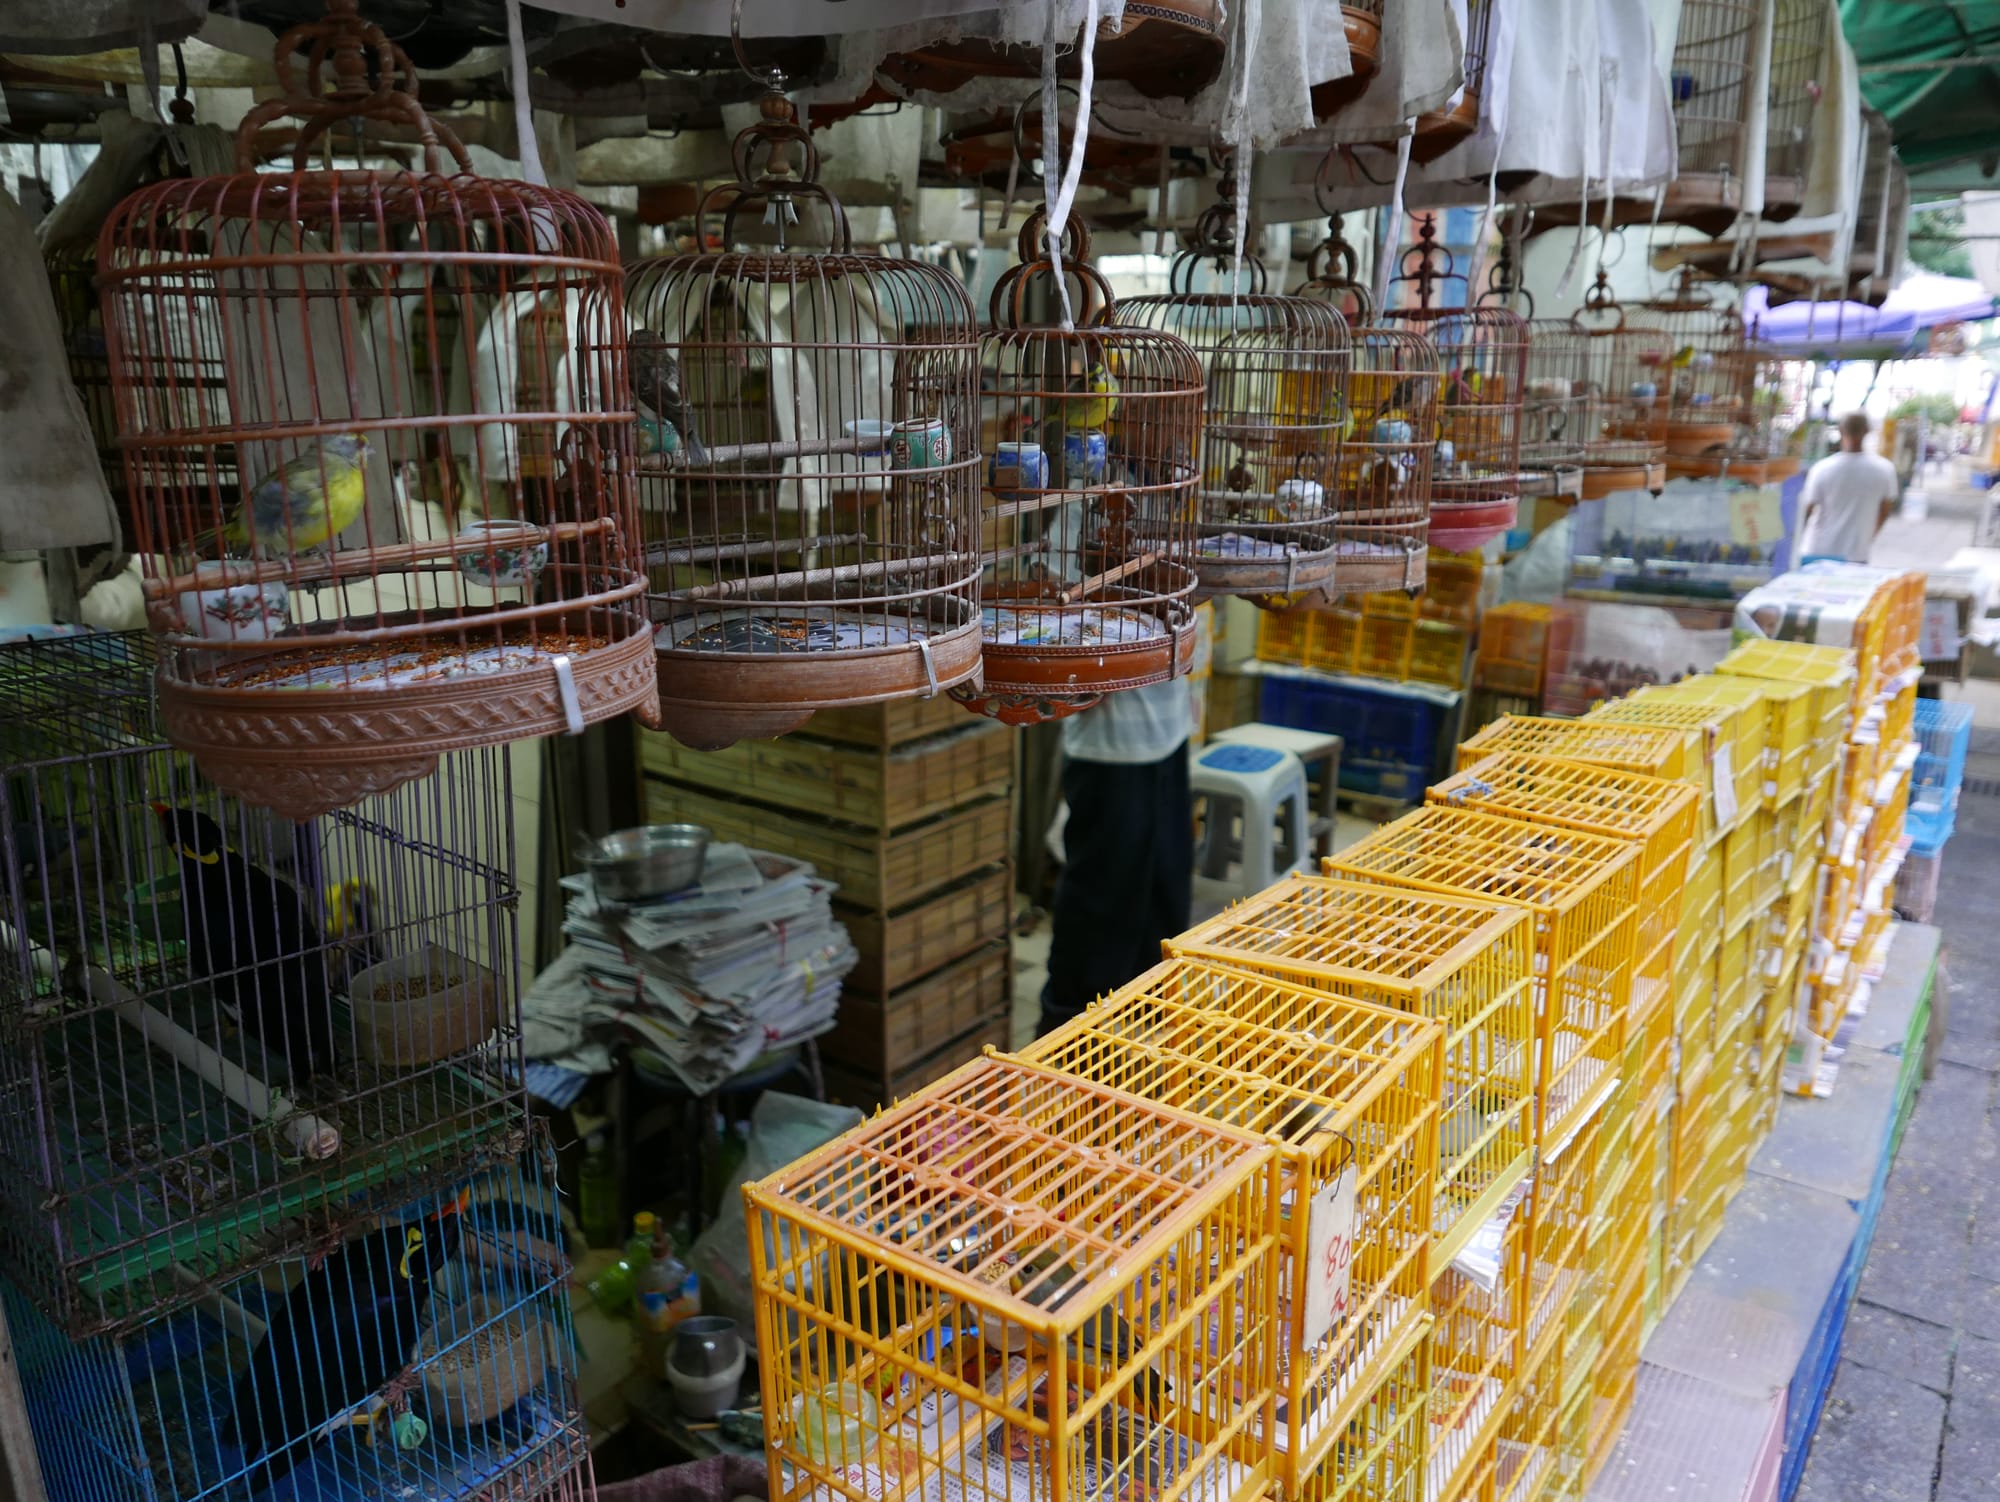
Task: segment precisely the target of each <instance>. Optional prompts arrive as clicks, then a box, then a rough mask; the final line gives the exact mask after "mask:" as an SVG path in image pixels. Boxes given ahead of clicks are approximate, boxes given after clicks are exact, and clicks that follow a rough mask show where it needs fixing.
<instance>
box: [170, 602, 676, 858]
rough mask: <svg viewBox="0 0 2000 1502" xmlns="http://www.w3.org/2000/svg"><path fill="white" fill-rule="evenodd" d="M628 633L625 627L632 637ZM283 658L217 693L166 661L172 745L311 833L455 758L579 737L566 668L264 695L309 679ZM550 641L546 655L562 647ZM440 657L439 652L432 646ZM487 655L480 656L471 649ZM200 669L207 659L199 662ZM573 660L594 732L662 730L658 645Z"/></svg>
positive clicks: (623, 646) (254, 662) (641, 643)
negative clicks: (627, 719) (634, 726)
mask: <svg viewBox="0 0 2000 1502" xmlns="http://www.w3.org/2000/svg"><path fill="white" fill-rule="evenodd" d="M620 624H621V625H622V623H620ZM284 640H285V647H286V650H285V651H283V652H282V653H276V652H274V653H272V654H271V655H270V657H269V658H260V657H255V656H246V657H244V658H243V660H242V662H241V665H240V666H235V667H232V668H231V669H230V671H229V673H228V675H227V676H222V675H217V674H215V673H214V671H213V669H212V667H210V668H209V669H208V671H207V672H206V673H205V674H204V681H199V682H198V681H193V680H191V679H190V678H189V677H187V676H184V675H183V674H182V672H181V671H180V670H179V666H178V664H177V662H176V659H175V658H174V657H173V656H172V655H169V656H167V657H165V658H163V659H162V661H161V663H160V667H159V672H158V679H157V681H158V685H159V693H160V720H161V724H162V726H163V728H164V729H165V730H166V733H167V738H168V739H169V740H170V741H172V742H173V743H174V744H175V745H176V746H179V747H181V748H182V749H183V750H186V751H189V752H192V753H193V755H194V759H195V762H196V764H197V765H198V766H199V767H200V768H201V770H202V771H203V772H204V773H205V774H206V775H207V776H208V777H209V778H210V779H211V780H213V781H214V782H215V784H216V785H217V786H218V787H220V788H222V789H223V790H224V791H225V792H229V793H234V794H235V795H236V796H237V797H239V798H242V799H244V800H246V801H247V802H250V803H255V804H258V805H260V806H262V807H266V808H270V809H273V810H275V811H276V812H278V813H280V814H283V815H284V816H285V817H287V818H291V819H299V820H304V819H311V818H316V817H318V816H319V815H321V814H325V813H328V812H330V811H332V810H333V809H336V808H343V807H346V806H347V805H348V804H351V803H353V802H355V801H357V800H358V799H361V798H364V797H367V796H369V795H370V794H374V793H381V792H385V791H387V790H388V789H390V788H393V787H397V786H399V785H401V784H402V783H405V782H409V781H411V780H413V779H415V778H418V777H423V776H425V775H427V774H428V773H429V772H430V771H431V769H432V768H433V767H435V766H436V765H437V759H438V757H439V756H440V755H441V754H443V753H444V752H446V751H462V750H466V749H468V748H470V747H473V746H486V745H495V744H498V743H500V742H502V741H514V740H523V739H527V738H530V737H534V736H542V735H552V734H556V733H558V732H561V731H565V730H567V729H569V728H570V724H571V716H570V713H569V707H568V705H567V704H566V702H565V701H566V699H567V697H568V696H567V695H566V693H565V690H564V686H563V684H562V683H561V681H560V676H559V673H558V670H557V667H556V665H555V659H554V658H553V657H550V656H547V655H544V656H543V657H541V659H540V660H538V661H536V662H534V663H533V664H531V665H529V666H525V667H521V668H516V669H512V670H509V671H500V672H491V673H465V674H458V675H454V676H449V677H440V678H435V679H430V680H427V681H418V682H412V683H403V684H398V685H395V686H381V687H352V686H347V687H343V686H338V685H335V686H330V687H325V688H298V687H280V686H271V685H261V684H251V683H247V682H245V680H246V679H249V678H252V677H254V676H256V675H257V674H258V673H259V671H260V670H261V669H264V668H266V667H268V665H270V664H272V663H280V664H283V665H284V666H285V668H286V669H287V670H291V669H295V668H297V667H298V665H299V662H300V658H299V654H298V651H297V639H296V638H291V637H288V638H285V639H284ZM559 640H560V639H559V638H554V637H544V638H542V643H543V647H544V649H546V648H547V647H548V646H549V645H551V644H554V643H557V642H559ZM419 645H421V646H422V647H423V648H424V649H425V650H435V649H436V647H437V645H438V643H437V641H436V640H435V639H431V640H429V641H427V642H424V643H421V644H419ZM454 650H461V651H463V650H473V648H472V646H471V644H470V643H468V644H467V646H466V647H464V648H455V649H454ZM187 655H188V657H190V658H195V659H198V658H199V656H200V655H201V654H198V653H189V654H187ZM565 655H566V660H567V663H568V668H569V681H570V683H571V684H572V685H573V686H574V705H575V709H576V711H577V714H578V716H579V718H580V721H581V723H583V724H594V723H595V722H597V721H599V720H608V719H612V718H614V717H615V716H617V715H621V714H624V713H625V712H626V711H628V710H631V711H635V712H636V713H638V714H639V716H640V717H641V718H651V717H652V716H653V715H654V714H655V713H656V712H657V708H658V703H659V688H658V684H657V681H656V679H655V677H654V672H653V643H652V639H651V637H649V636H646V635H636V636H630V637H627V638H625V639H624V640H617V639H615V638H608V637H607V638H606V639H603V640H602V642H601V644H598V645H592V646H589V647H587V648H585V649H583V650H573V651H571V652H569V653H567V654H565Z"/></svg>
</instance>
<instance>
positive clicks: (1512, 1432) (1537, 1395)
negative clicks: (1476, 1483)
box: [1484, 1351, 1562, 1502]
mask: <svg viewBox="0 0 2000 1502" xmlns="http://www.w3.org/2000/svg"><path fill="white" fill-rule="evenodd" d="M1561 1356H1562V1353H1561V1352H1559V1351H1552V1352H1550V1354H1549V1355H1548V1357H1547V1358H1546V1359H1545V1360H1544V1361H1543V1362H1542V1364H1541V1365H1540V1366H1538V1367H1536V1368H1534V1369H1533V1370H1531V1371H1528V1372H1525V1373H1523V1375H1522V1377H1521V1380H1520V1382H1519V1383H1518V1384H1517V1385H1516V1387H1515V1390H1514V1393H1513V1395H1512V1399H1511V1401H1510V1402H1509V1404H1508V1407H1507V1416H1506V1417H1505V1418H1504V1419H1503V1420H1502V1421H1501V1425H1500V1432H1499V1434H1497V1435H1496V1436H1494V1440H1493V1458H1492V1463H1491V1466H1490V1480H1489V1482H1488V1483H1487V1484H1488V1487H1489V1488H1490V1489H1489V1490H1488V1491H1487V1492H1485V1493H1484V1496H1485V1497H1490V1498H1492V1499H1493V1502H1542V1499H1546V1498H1548V1497H1549V1496H1550V1495H1551V1491H1550V1489H1551V1487H1552V1486H1554V1485H1555V1484H1556V1483H1557V1481H1558V1472H1559V1470H1560V1454H1559V1441H1560V1435H1559V1432H1558V1422H1557V1421H1558V1419H1559V1418H1560V1417H1561V1410H1560V1406H1559V1404H1560V1398H1561V1393H1560V1388H1561V1386H1562V1359H1561Z"/></svg>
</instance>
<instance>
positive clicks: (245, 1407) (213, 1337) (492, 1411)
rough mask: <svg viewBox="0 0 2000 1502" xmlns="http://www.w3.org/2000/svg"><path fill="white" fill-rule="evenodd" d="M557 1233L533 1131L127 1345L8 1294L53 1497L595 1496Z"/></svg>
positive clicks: (547, 1166)
mask: <svg viewBox="0 0 2000 1502" xmlns="http://www.w3.org/2000/svg"><path fill="white" fill-rule="evenodd" d="M561 1237H562V1231H561V1227H560V1220H559V1216H558V1213H557V1207H556V1191H555V1177H554V1156H553V1153H552V1152H551V1151H549V1150H548V1148H547V1144H546V1140H545V1138H543V1137H541V1136H540V1135H539V1134H538V1135H537V1137H536V1139H535V1142H534V1144H532V1145H530V1146H527V1147H525V1148H523V1149H522V1150H520V1153H519V1159H518V1161H515V1162H510V1163H508V1164H507V1165H506V1166H504V1167H498V1168H492V1169H488V1170H486V1171H484V1172H481V1173H478V1174H475V1175H472V1176H470V1177H469V1178H465V1179H454V1180H451V1181H449V1182H448V1183H447V1184H445V1185H444V1186H443V1187H441V1188H440V1189H438V1190H436V1191H435V1192H433V1193H429V1194H423V1195H415V1196H412V1195H410V1194H409V1192H408V1191H407V1190H406V1191H405V1193H404V1195H403V1196H402V1197H400V1198H398V1199H394V1200H391V1201H390V1202H389V1203H388V1204H387V1205H386V1206H385V1207H384V1208H383V1209H382V1210H381V1211H380V1212H379V1213H377V1214H375V1215H373V1216H371V1217H370V1218H369V1219H368V1221H367V1222H366V1224H365V1226H357V1227H353V1228H350V1229H349V1231H348V1233H347V1234H329V1235H327V1236H325V1237H323V1238H322V1239H321V1240H320V1241H319V1242H318V1244H317V1245H316V1246H315V1247H314V1248H313V1250H312V1253H311V1254H310V1255H308V1256H306V1257H304V1258H303V1259H293V1260H287V1261H285V1262H282V1263H279V1264H276V1265H273V1266H272V1267H270V1268H267V1269H266V1270H265V1271H264V1272H262V1273H261V1274H260V1273H240V1272H239V1273H232V1274H230V1275H227V1276H217V1277H213V1278H208V1279H200V1280H193V1281H191V1284H190V1287H189V1289H188V1291H187V1296H186V1297H185V1298H184V1300H183V1301H182V1303H181V1304H180V1305H178V1306H177V1307H175V1308H174V1309H172V1310H170V1311H167V1312H165V1313H163V1314H161V1315H160V1316H159V1317H158V1318H156V1319H154V1320H152V1321H150V1322H148V1323H146V1324H144V1325H142V1326H138V1327H136V1328H134V1329H132V1330H128V1331H124V1332H120V1333H116V1334H107V1335H100V1336H95V1337H90V1338H87V1339H83V1340H77V1339H74V1338H72V1337H70V1336H67V1335H65V1334H64V1333H63V1332H62V1330H60V1329H59V1328H58V1327H57V1326H56V1325H55V1324H53V1323H52V1322H50V1321H49V1319H48V1318H47V1317H46V1315H45V1314H44V1313H43V1311H42V1310H41V1308H40V1307H39V1306H38V1305H37V1303H36V1302H35V1301H34V1300H33V1299H31V1298H30V1297H29V1296H28V1295H27V1294H26V1293H25V1292H24V1291H23V1290H22V1289H21V1288H20V1287H19V1286H18V1285H16V1284H14V1283H12V1282H8V1283H6V1284H4V1285H0V1299H4V1304H5V1309H6V1315H7V1322H8V1325H9V1327H10V1329H11V1332H12V1336H13V1345H14V1360H15V1364H16V1365H17V1366H18V1369H19V1373H20V1382H21V1390H22V1395H23V1397H24V1399H25V1406H26V1410H27V1416H28V1421H29V1424H30V1426H31V1429H32V1431H33V1434H34V1438H35V1448H36V1452H37V1457H38V1460H39V1465H40V1470H41V1473H42V1479H43V1483H44V1488H45V1490H46V1493H47V1495H48V1497H49V1498H50V1502H100V1499H102V1502H112V1499H125V1498H131V1497H157V1498H172V1499H191V1498H196V1497H225V1496H237V1497H257V1496H273V1497H276V1496H292V1497H299V1498H315V1499H324V1502H334V1499H339V1502H369V1499H375V1498H382V1497H409V1498H425V1499H438V1502H443V1499H455V1498H464V1497H475V1496H476V1497H482V1498H494V1499H510V1502H511V1499H517V1498H518V1499H522V1502H529V1499H540V1498H544V1497H550V1496H554V1497H562V1498H572V1497H578V1498H580V1497H583V1496H587V1495H589V1494H590V1487H589V1485H588V1477H589V1469H588V1450H587V1436H586V1434H585V1432H584V1426H583V1420H582V1416H581V1411H580V1408H579V1406H578V1400H577V1392H576V1382H575V1375H574V1373H575V1360H574V1354H573V1353H574V1341H573V1337H572V1332H571V1328H570V1323H569V1298H568V1279H569V1268H568V1262H567V1259H566V1257H565V1256H564V1254H563V1245H562V1239H561Z"/></svg>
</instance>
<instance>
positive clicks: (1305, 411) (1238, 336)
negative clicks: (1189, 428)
mask: <svg viewBox="0 0 2000 1502" xmlns="http://www.w3.org/2000/svg"><path fill="white" fill-rule="evenodd" d="M1217 170H1218V173H1219V174H1220V178H1219V180H1220V183H1221V194H1222V202H1221V203H1220V204H1217V205H1215V206H1213V207H1211V208H1209V209H1208V210H1206V211H1205V212H1204V213H1203V214H1202V216H1201V218H1200V219H1199V220H1198V221H1197V222H1196V225H1195V230H1194V234H1193V237H1192V243H1191V245H1190V247H1189V248H1188V249H1187V250H1185V251H1183V252H1182V253H1181V254H1179V255H1178V256H1176V257H1175V258H1174V263H1173V267H1172V270H1171V272H1170V274H1169V284H1170V290H1169V291H1168V292H1166V293H1164V294H1161V295H1156V296H1150V297H1129V298H1126V299H1125V300H1124V301H1123V302H1121V303H1119V304H1118V306H1117V309H1116V311H1115V313H1114V314H1113V318H1114V320H1115V321H1116V322H1117V323H1118V324H1119V325H1120V326H1123V327H1129V328H1150V329H1159V330H1162V331H1164V332H1166V333H1170V334H1174V335H1176V336H1178V337H1179V338H1181V339H1183V340H1185V341H1186V342H1187V344H1188V346H1189V347H1190V348H1192V349H1193V350H1194V352H1195V355H1196V356H1197V358H1199V359H1200V361H1201V364H1202V370H1203V373H1204V375H1205V377H1206V379H1207V386H1208V396H1207V406H1206V412H1205V416H1204V420H1203V424H1202V431H1201V449H1200V454H1199V457H1198V459H1197V461H1196V462H1197V464H1198V465H1199V467H1200V471H1201V490H1200V496H1199V501H1198V508H1199V509H1198V512H1197V518H1198V519H1197V521H1196V523H1195V544H1194V551H1193V554H1192V557H1191V559H1190V561H1191V563H1192V565H1193V568H1194V571H1195V576H1196V581H1197V594H1198V595H1199V596H1204V597H1207V596H1216V595H1247V596H1249V597H1250V598H1252V599H1254V600H1259V601H1260V602H1270V601H1273V600H1274V599H1276V598H1278V597H1285V596H1291V595H1296V594H1299V593H1301V592H1304V591H1307V590H1323V589H1329V588H1331V587H1332V586H1333V582H1334V558H1335V554H1336V551H1337V548H1336V542H1335V537H1334V533H1333V529H1332V526H1331V521H1332V518H1333V514H1334V512H1333V507H1332V506H1331V504H1330V503H1329V501H1328V495H1329V492H1330V490H1331V487H1332V486H1333V484H1334V480H1335V477H1336V476H1337V475H1338V473H1339V470H1340V447H1341V439H1342V436H1343V433H1342V428H1343V426H1344V424H1345V421H1346V416H1347V409H1346V403H1347V378H1348V365H1349V359H1350V356H1349V349H1348V333H1347V320H1346V319H1344V318H1342V317H1341V315H1340V313H1339V312H1338V311H1337V310H1336V309H1335V308H1334V307H1333V306H1332V305H1331V304H1329V303H1327V302H1324V301H1321V300H1317V299H1312V298H1304V297H1290V296H1285V295H1282V294H1273V293H1271V292H1269V291H1267V290H1266V288H1267V285H1268V282H1267V273H1266V271H1265V268H1264V264H1263V262H1262V261H1261V260H1259V259H1258V258H1257V257H1256V256H1255V255H1253V254H1249V253H1247V252H1246V254H1245V256H1244V260H1243V270H1244V279H1243V280H1244V282H1245V283H1246V284H1247V285H1239V284H1237V282H1235V281H1231V282H1230V283H1229V285H1227V286H1226V287H1224V288H1223V289H1221V290H1213V291H1207V292H1198V291H1196V290H1195V288H1196V285H1197V283H1198V281H1199V280H1200V278H1201V275H1202V263H1203V262H1204V261H1206V262H1208V263H1209V264H1210V266H1211V267H1212V269H1213V271H1214V272H1215V274H1216V275H1217V276H1218V277H1222V278H1225V279H1227V278H1229V277H1230V275H1231V273H1230V271H1229V268H1230V267H1231V265H1232V262H1233V252H1234V243H1235V233H1236V229H1237V225H1238V221H1239V214H1238V210H1237V206H1236V204H1235V200H1234V178H1233V176H1232V174H1231V173H1230V171H1229V167H1228V163H1227V161H1226V160H1225V161H1223V162H1222V163H1220V164H1219V165H1218V168H1217ZM1245 235H1246V238H1247V236H1248V229H1247V226H1246V227H1245Z"/></svg>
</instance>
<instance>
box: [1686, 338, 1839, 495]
mask: <svg viewBox="0 0 2000 1502" xmlns="http://www.w3.org/2000/svg"><path fill="white" fill-rule="evenodd" d="M1729 373H1730V374H1731V376H1732V377H1733V378H1734V382H1735V386H1736V391H1735V394H1734V398H1733V400H1734V403H1735V405H1734V410H1735V412H1736V415H1737V422H1736V424H1735V426H1734V427H1733V429H1732V430H1731V432H1730V435H1729V438H1728V439H1727V440H1726V441H1724V442H1720V443H1714V444H1711V445H1710V446H1709V447H1707V448H1706V449H1703V450H1702V451H1701V452H1699V453H1681V454H1676V455H1674V456H1673V457H1672V458H1671V459H1669V461H1668V464H1667V469H1668V473H1670V474H1677V475H1698V476H1711V477H1716V478H1728V479H1733V480H1741V481H1743V482H1745V483H1746V484H1751V485H1776V484H1779V483H1781V482H1782V481H1784V480H1787V479H1789V478H1790V477H1791V476H1792V475H1795V474H1797V473H1798V470H1799V466H1800V464H1801V462H1802V459H1801V456H1800V453H1799V446H1800V445H1802V444H1803V443H1804V433H1803V431H1802V425H1803V420H1804V416H1805V398H1806V392H1805V390H1804V385H1803V379H1802V378H1799V377H1794V376H1793V375H1791V374H1790V373H1788V371H1787V368H1786V360H1785V358H1784V356H1783V355H1782V354H1780V353H1779V352H1778V351H1776V350H1774V349H1772V348H1771V347H1770V346H1768V345H1757V344H1754V343H1746V344H1745V345H1744V346H1743V348H1742V349H1741V350H1740V351H1739V352H1738V353H1737V354H1736V355H1734V356H1733V357H1731V358H1730V360H1729Z"/></svg>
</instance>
